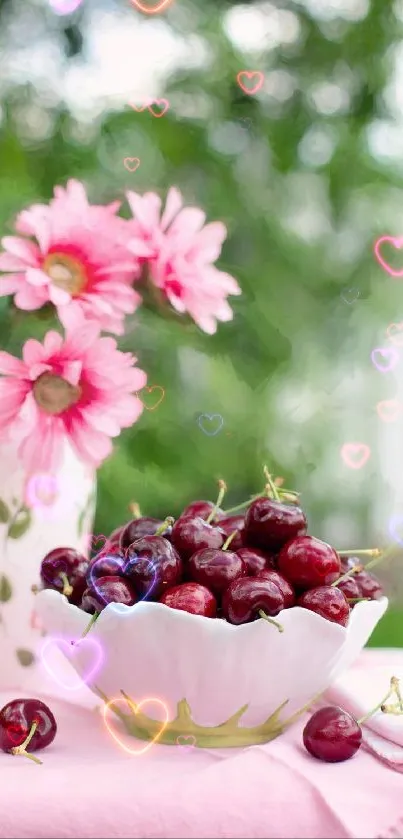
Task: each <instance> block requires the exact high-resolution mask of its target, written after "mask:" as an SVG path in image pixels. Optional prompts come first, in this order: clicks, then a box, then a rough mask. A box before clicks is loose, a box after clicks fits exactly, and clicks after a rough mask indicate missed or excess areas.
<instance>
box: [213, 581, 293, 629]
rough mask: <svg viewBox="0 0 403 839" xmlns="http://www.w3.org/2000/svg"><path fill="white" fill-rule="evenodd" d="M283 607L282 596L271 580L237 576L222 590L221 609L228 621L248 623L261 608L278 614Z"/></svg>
mask: <svg viewBox="0 0 403 839" xmlns="http://www.w3.org/2000/svg"><path fill="white" fill-rule="evenodd" d="M281 609H284V596H283V594H282V592H281V591H280V589H279V587H278V586H277V585H276V584H275V583H273V582H272V581H271V580H262V579H260V577H238V578H237V579H236V580H234V581H233V582H232V583H231V584H230V585H229V586H228V588H227V589H226V591H225V592H224V596H223V599H222V610H223V614H224V617H225V618H226V619H227V621H229V623H234V624H240V623H249V621H253V620H256V618H258V617H259V612H260V611H261V610H263V611H264V612H266V613H267V614H268V615H271V616H273V615H278V613H279V612H280V611H281Z"/></svg>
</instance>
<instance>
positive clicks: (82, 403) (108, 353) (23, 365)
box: [0, 323, 147, 472]
mask: <svg viewBox="0 0 403 839" xmlns="http://www.w3.org/2000/svg"><path fill="white" fill-rule="evenodd" d="M99 332H100V329H99V327H98V326H97V325H96V324H89V323H88V324H84V325H83V326H81V327H80V328H79V329H78V330H74V331H70V330H69V331H68V332H67V336H66V339H65V340H64V341H63V338H62V336H61V335H59V333H58V332H48V333H47V334H46V335H45V338H44V342H43V345H42V344H41V343H40V342H39V341H37V340H35V339H33V338H29V339H28V341H26V342H25V344H24V347H23V360H22V361H20V360H19V359H17V358H14V356H12V355H10V354H9V353H7V352H0V374H2V375H3V376H4V378H0V432H4V431H5V432H9V433H10V434H11V435H12V436H13V437H14V438H16V439H18V441H19V443H20V445H19V450H18V451H19V455H20V457H21V460H22V462H23V463H24V466H25V467H26V469H27V470H28V471H29V472H30V471H33V472H35V471H40V470H45V471H49V470H55V469H57V468H58V466H59V465H60V462H61V459H62V455H63V449H64V439H65V438H67V439H68V441H69V442H70V443H71V445H72V447H73V448H74V449H75V451H76V453H77V454H78V455H79V457H80V458H82V459H83V460H84V461H85V462H87V463H89V464H90V465H91V466H93V467H97V466H99V464H100V463H101V462H102V461H103V460H104V458H106V457H107V456H108V455H109V454H110V452H111V450H112V444H111V440H110V438H111V437H117V436H118V434H120V430H121V428H127V427H128V426H130V425H132V424H133V423H134V422H136V420H137V419H138V417H139V416H140V414H141V413H142V410H143V404H142V402H141V401H140V399H138V398H137V397H136V396H134V395H131V394H133V392H135V391H137V390H140V389H141V388H143V387H144V385H145V384H146V381H147V377H146V374H145V373H144V372H143V370H140V369H138V368H135V366H134V365H135V363H136V361H137V359H136V358H135V357H133V356H132V355H131V354H130V353H123V352H120V351H119V350H118V349H117V348H116V341H115V340H114V338H100V337H99Z"/></svg>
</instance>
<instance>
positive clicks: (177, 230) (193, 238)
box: [127, 187, 241, 335]
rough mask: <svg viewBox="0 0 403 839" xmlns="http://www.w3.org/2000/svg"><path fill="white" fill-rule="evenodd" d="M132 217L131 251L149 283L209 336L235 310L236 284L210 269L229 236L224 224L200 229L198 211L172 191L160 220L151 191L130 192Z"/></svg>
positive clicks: (202, 218)
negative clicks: (145, 267)
mask: <svg viewBox="0 0 403 839" xmlns="http://www.w3.org/2000/svg"><path fill="white" fill-rule="evenodd" d="M127 198H128V201H129V204H130V208H131V210H132V213H133V217H134V221H132V222H131V224H132V231H133V235H132V238H131V240H130V242H129V248H130V250H131V251H132V253H133V254H134V255H135V256H136V257H137V258H138V259H139V260H140V262H141V263H144V262H146V263H147V265H148V266H149V278H150V280H151V281H152V282H153V283H154V284H155V285H156V286H157V287H158V288H159V289H160V290H161V291H162V292H163V293H164V294H165V295H166V297H167V298H168V300H169V302H170V303H171V305H172V306H173V307H174V309H176V311H177V312H179V313H181V314H182V313H184V312H188V314H189V315H190V316H191V317H192V318H193V320H194V321H195V322H196V323H197V324H198V326H199V327H200V329H202V330H203V331H204V332H207V333H209V334H210V335H212V334H213V333H214V332H215V331H216V329H217V321H229V320H232V318H233V312H232V309H231V307H230V306H229V304H228V302H227V299H226V298H227V296H228V295H229V294H241V289H240V288H239V286H238V283H237V282H236V280H234V278H233V277H231V276H230V274H226V273H225V272H224V271H219V270H218V268H216V267H215V265H213V262H215V260H216V259H218V257H219V255H220V253H221V247H222V243H223V241H224V239H225V238H226V235H227V229H226V227H225V225H224V224H222V222H219V221H215V222H212V223H210V224H207V225H206V226H203V225H204V222H205V219H206V216H205V213H203V211H202V210H199V209H198V208H197V207H185V208H184V207H183V198H182V195H181V193H180V192H179V190H178V189H176V188H175V187H172V188H171V189H170V190H169V192H168V196H167V201H166V206H165V210H164V212H163V213H162V216H161V199H160V198H159V196H158V195H156V194H155V193H153V192H147V193H146V194H145V195H143V196H141V195H137V193H135V192H128V193H127Z"/></svg>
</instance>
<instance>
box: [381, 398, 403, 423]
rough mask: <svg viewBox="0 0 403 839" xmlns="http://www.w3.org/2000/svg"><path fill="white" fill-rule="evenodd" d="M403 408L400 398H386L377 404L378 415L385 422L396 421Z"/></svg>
mask: <svg viewBox="0 0 403 839" xmlns="http://www.w3.org/2000/svg"><path fill="white" fill-rule="evenodd" d="M402 408H403V405H402V403H401V402H399V400H398V399H385V400H384V401H383V402H378V404H377V406H376V410H377V411H378V416H379V417H380V418H381V420H383V421H384V422H395V420H397V418H398V416H399V414H401V412H402Z"/></svg>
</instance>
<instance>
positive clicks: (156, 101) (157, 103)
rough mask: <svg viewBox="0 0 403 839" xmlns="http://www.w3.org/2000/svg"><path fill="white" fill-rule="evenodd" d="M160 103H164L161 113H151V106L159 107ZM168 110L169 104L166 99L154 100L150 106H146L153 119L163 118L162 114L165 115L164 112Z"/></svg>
mask: <svg viewBox="0 0 403 839" xmlns="http://www.w3.org/2000/svg"><path fill="white" fill-rule="evenodd" d="M161 102H164V103H165V105H164V109H163V111H161V113H155V112H154V111H153V108H152V106H153V105H157V107H159V105H160V103H161ZM168 108H169V102H168V99H154V101H153V102H151V104H150V105H148V110H149V111H150V113H151V114H152V115H153V117H157V118H158V119H159V117H163V116H164V114H166V112H167V110H168Z"/></svg>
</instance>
